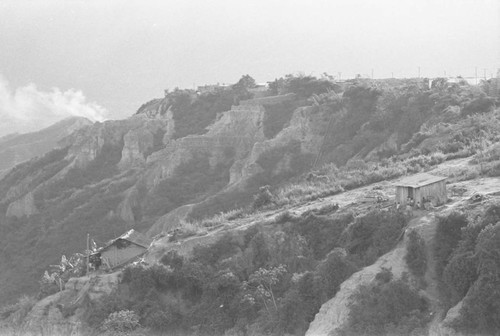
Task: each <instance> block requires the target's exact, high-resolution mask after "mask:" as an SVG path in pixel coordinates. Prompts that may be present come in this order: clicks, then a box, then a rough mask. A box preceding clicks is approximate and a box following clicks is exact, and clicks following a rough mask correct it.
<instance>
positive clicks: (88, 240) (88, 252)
mask: <svg viewBox="0 0 500 336" xmlns="http://www.w3.org/2000/svg"><path fill="white" fill-rule="evenodd" d="M89 244H90V234H89V233H87V273H86V274H89V262H90V247H89Z"/></svg>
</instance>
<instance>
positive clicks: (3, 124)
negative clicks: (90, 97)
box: [0, 75, 107, 136]
mask: <svg viewBox="0 0 500 336" xmlns="http://www.w3.org/2000/svg"><path fill="white" fill-rule="evenodd" d="M106 114H107V111H106V109H105V108H104V107H102V106H99V105H98V104H96V103H93V102H87V100H86V98H85V96H84V95H83V93H82V92H81V91H77V90H74V89H70V90H67V91H64V92H63V91H61V90H60V89H58V88H53V89H52V91H49V92H43V91H40V90H38V89H37V87H36V86H35V84H29V85H26V86H24V87H19V88H17V89H15V90H13V89H11V88H10V86H9V84H8V82H7V81H6V80H5V79H4V78H3V77H2V76H1V75H0V136H4V135H6V134H10V133H27V132H33V131H37V130H40V129H42V128H45V127H48V126H50V125H52V124H54V123H56V122H57V121H60V120H62V119H65V118H68V117H71V116H78V117H85V118H87V119H90V120H92V121H104V120H105V119H106V118H105V115H106Z"/></svg>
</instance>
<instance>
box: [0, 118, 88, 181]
mask: <svg viewBox="0 0 500 336" xmlns="http://www.w3.org/2000/svg"><path fill="white" fill-rule="evenodd" d="M91 124H92V122H91V121H90V120H88V119H86V118H82V117H72V118H67V119H64V120H62V121H60V122H58V123H56V124H54V125H52V126H50V127H47V128H45V129H43V130H40V131H37V132H32V133H26V134H11V135H7V136H4V137H2V138H0V177H2V176H4V175H5V173H7V172H8V171H9V170H10V169H11V168H13V167H14V166H15V165H17V164H19V163H21V162H24V161H28V160H29V159H32V158H34V157H35V156H42V155H43V154H45V153H47V152H49V151H51V150H52V149H53V148H54V147H56V145H57V142H58V141H59V140H61V139H62V138H64V137H65V136H68V135H69V134H71V133H73V132H74V131H76V130H77V129H80V128H82V127H84V126H88V125H91Z"/></svg>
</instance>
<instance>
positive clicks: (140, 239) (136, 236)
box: [101, 229, 151, 250]
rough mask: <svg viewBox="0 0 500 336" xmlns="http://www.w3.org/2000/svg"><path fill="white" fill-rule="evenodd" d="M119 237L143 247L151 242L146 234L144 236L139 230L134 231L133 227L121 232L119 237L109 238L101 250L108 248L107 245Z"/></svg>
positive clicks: (146, 246)
mask: <svg viewBox="0 0 500 336" xmlns="http://www.w3.org/2000/svg"><path fill="white" fill-rule="evenodd" d="M120 239H123V240H127V241H129V242H131V243H134V244H136V245H139V246H142V247H144V248H148V247H149V245H150V244H151V240H149V239H148V238H147V237H146V236H144V235H143V234H142V233H140V232H137V231H135V230H134V229H131V230H129V231H127V232H125V233H124V234H122V235H121V236H120V237H118V238H115V239H112V240H110V241H109V242H108V243H107V244H106V246H104V247H103V248H102V249H101V250H104V249H106V248H108V247H109V246H111V245H113V244H114V243H115V242H116V241H118V240H120Z"/></svg>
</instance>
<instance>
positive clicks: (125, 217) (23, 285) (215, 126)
mask: <svg viewBox="0 0 500 336" xmlns="http://www.w3.org/2000/svg"><path fill="white" fill-rule="evenodd" d="M252 86H253V83H252V81H251V78H250V77H249V76H244V77H243V78H242V80H240V82H239V83H237V84H235V85H234V86H232V87H230V88H228V89H220V90H215V91H214V92H210V93H204V94H197V93H195V92H193V91H190V90H175V91H174V92H171V93H168V94H167V95H166V97H164V98H162V99H157V100H153V101H151V102H149V103H146V104H145V105H144V106H142V107H141V108H140V110H139V111H138V113H137V114H136V115H134V116H132V117H130V118H129V119H127V120H120V121H107V122H104V123H96V124H94V125H92V126H91V127H86V128H83V129H80V130H78V131H76V132H74V133H72V134H71V135H70V136H68V137H66V138H65V139H63V140H62V141H60V142H59V148H58V149H56V150H54V151H51V152H49V153H47V154H46V155H45V156H43V157H42V158H39V159H36V160H32V161H29V162H26V163H23V164H21V165H18V166H16V167H15V168H14V169H12V170H11V171H10V172H9V173H8V174H6V176H5V177H4V178H3V179H2V180H1V181H0V244H1V246H2V249H0V270H1V272H0V299H2V300H9V299H13V298H14V297H15V296H18V295H19V294H20V293H35V292H36V291H37V287H38V286H37V281H38V279H39V278H40V276H41V275H42V274H43V271H44V270H45V269H46V268H47V266H48V265H50V264H53V263H55V262H57V261H58V260H59V259H60V256H61V254H66V255H68V254H71V253H74V252H77V251H82V250H84V248H85V239H86V234H87V233H89V234H90V235H91V236H92V237H93V238H94V239H95V240H96V241H97V243H98V244H103V243H104V242H105V241H106V240H108V239H110V238H113V237H116V236H118V235H120V234H122V233H123V232H124V231H126V230H128V229H130V228H135V229H137V230H139V231H143V232H146V231H148V234H149V235H151V236H154V235H156V234H159V233H162V232H167V231H169V230H171V229H173V228H175V227H176V226H178V225H179V224H180V222H181V221H182V220H186V219H188V220H194V219H200V218H204V217H207V216H211V215H213V214H216V213H219V212H221V211H227V210H230V209H235V208H240V207H246V206H248V205H250V204H251V203H252V201H253V196H254V194H256V193H257V191H258V190H259V187H260V186H263V185H270V186H271V190H272V189H273V188H277V187H279V186H280V185H283V184H284V183H286V182H287V181H291V180H293V179H295V178H296V177H297V176H299V175H300V174H302V173H304V172H306V171H307V170H308V169H310V168H311V167H312V166H313V165H314V164H316V166H317V167H318V166H320V165H323V164H327V163H329V162H333V163H335V164H336V165H338V166H342V165H344V164H345V163H347V165H348V166H349V165H351V166H356V165H358V164H360V159H366V160H372V161H375V162H376V161H379V160H380V159H383V158H387V157H389V156H390V155H393V154H398V155H402V156H405V155H406V156H407V157H410V156H412V155H413V156H414V155H416V154H418V153H420V152H426V151H427V152H428V151H434V150H436V151H437V150H441V151H443V152H444V153H447V154H449V153H458V154H457V155H464V151H470V150H471V148H472V147H471V146H470V143H471V142H473V143H476V142H479V141H480V140H481V141H483V142H488V141H494V140H495V139H498V133H497V132H496V131H495V130H496V128H495V127H497V125H498V123H495V122H494V121H495V120H496V119H495V118H496V117H495V116H493V115H492V114H491V113H489V114H488V116H489V117H486V116H483V117H481V116H480V115H479V116H478V114H481V113H488V112H490V110H491V108H492V107H493V105H494V101H493V100H492V99H491V98H488V97H486V95H485V94H484V93H483V92H482V91H481V88H476V87H470V86H468V85H466V84H463V85H448V84H447V83H446V82H444V81H442V82H436V83H434V85H433V87H432V88H429V86H428V84H426V83H424V82H422V81H419V80H408V81H394V82H390V81H389V82H387V81H378V82H377V81H375V82H372V81H363V80H357V81H352V82H347V83H342V84H335V83H332V82H330V81H328V80H325V79H316V78H313V77H294V76H288V77H286V78H283V79H280V80H276V81H275V82H274V83H273V84H272V85H271V90H270V92H269V94H268V96H267V97H260V98H254V99H252V94H251V89H252ZM473 114H474V115H476V117H474V118H472V119H471V118H468V117H467V116H468V115H473ZM481 118H483V119H484V120H483V121H481V120H482V119H481ZM487 118H491V120H487ZM471 120H472V121H471ZM478 125H479V126H478ZM483 126H484V127H483ZM437 138H439V139H440V140H439V141H433V139H437ZM467 154H470V153H465V155H467ZM329 167H333V166H329ZM332 169H333V168H332ZM332 183H333V182H332Z"/></svg>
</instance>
